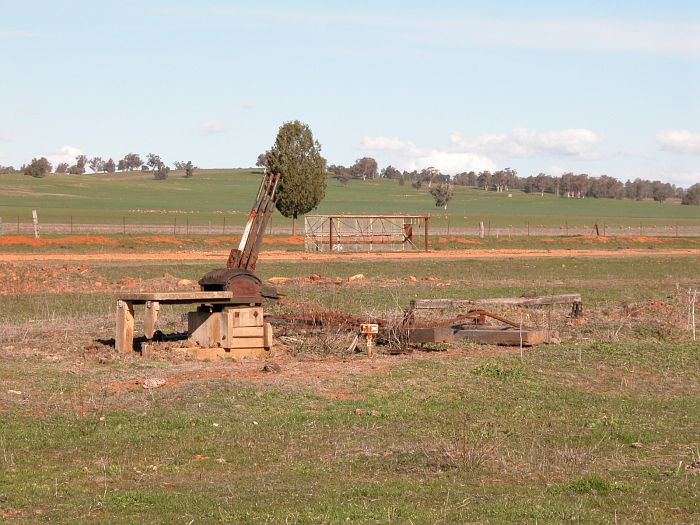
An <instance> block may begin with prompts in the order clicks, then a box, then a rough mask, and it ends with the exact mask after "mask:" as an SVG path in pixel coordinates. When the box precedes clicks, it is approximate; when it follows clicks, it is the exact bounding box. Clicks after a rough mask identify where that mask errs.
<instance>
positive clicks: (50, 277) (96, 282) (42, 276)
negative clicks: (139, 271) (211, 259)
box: [0, 263, 198, 295]
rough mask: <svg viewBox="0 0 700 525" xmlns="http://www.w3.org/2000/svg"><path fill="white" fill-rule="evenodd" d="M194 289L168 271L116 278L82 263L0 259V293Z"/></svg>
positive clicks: (187, 282)
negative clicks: (20, 262)
mask: <svg viewBox="0 0 700 525" xmlns="http://www.w3.org/2000/svg"><path fill="white" fill-rule="evenodd" d="M190 289H192V290H196V289H198V286H197V283H196V282H194V281H192V280H189V279H182V278H180V277H177V276H174V275H171V274H169V273H165V274H163V275H162V276H161V277H155V278H152V279H141V278H133V277H123V278H121V279H119V280H118V281H116V282H110V280H109V279H108V278H106V277H105V276H104V275H102V274H100V273H99V272H97V271H96V270H95V269H93V268H91V267H89V266H87V265H85V264H79V265H76V264H62V265H36V264H14V263H0V295H21V294H35V293H60V292H105V291H147V290H163V291H170V290H190Z"/></svg>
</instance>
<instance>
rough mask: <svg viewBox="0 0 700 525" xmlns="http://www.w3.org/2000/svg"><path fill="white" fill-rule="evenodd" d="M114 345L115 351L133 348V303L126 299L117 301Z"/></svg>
mask: <svg viewBox="0 0 700 525" xmlns="http://www.w3.org/2000/svg"><path fill="white" fill-rule="evenodd" d="M114 346H115V348H116V350H117V352H131V351H133V350H134V305H132V304H131V303H129V302H126V301H117V322H116V333H115V335H114Z"/></svg>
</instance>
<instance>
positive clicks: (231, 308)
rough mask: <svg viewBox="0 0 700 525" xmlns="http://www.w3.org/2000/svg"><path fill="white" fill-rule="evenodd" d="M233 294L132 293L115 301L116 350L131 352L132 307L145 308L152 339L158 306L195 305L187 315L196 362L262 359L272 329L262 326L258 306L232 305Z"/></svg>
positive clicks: (146, 331) (269, 344) (148, 334)
mask: <svg viewBox="0 0 700 525" xmlns="http://www.w3.org/2000/svg"><path fill="white" fill-rule="evenodd" d="M232 299H233V292H230V291H211V292H207V291H194V292H155V293H150V292H149V293H143V292H139V293H131V294H125V295H122V296H120V297H119V298H118V300H117V309H116V333H115V347H116V349H117V351H119V352H132V351H133V350H134V305H144V335H145V339H146V340H147V341H149V340H152V339H153V337H154V335H155V332H156V328H155V327H156V321H157V319H158V312H159V311H160V306H161V304H197V305H199V307H198V308H197V311H195V312H189V313H188V316H187V317H188V319H187V321H188V322H187V328H188V330H187V332H188V336H189V339H188V342H189V344H191V345H192V347H191V348H184V349H181V350H185V351H190V350H191V353H192V354H193V355H194V356H195V357H196V358H198V359H212V358H220V357H230V358H241V357H251V356H265V355H267V353H268V352H269V350H270V348H271V347H272V345H273V336H272V326H271V325H270V324H269V323H265V320H264V313H263V309H262V307H261V306H249V307H248V306H240V305H232V304H231V301H232Z"/></svg>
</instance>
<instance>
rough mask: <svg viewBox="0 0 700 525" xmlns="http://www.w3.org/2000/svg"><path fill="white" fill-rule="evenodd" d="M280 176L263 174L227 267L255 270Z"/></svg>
mask: <svg viewBox="0 0 700 525" xmlns="http://www.w3.org/2000/svg"><path fill="white" fill-rule="evenodd" d="M280 177H281V176H280V174H272V173H266V174H265V175H264V176H263V179H262V181H261V182H260V187H259V188H258V194H257V196H256V198H255V203H254V204H253V209H252V210H251V211H250V214H249V215H248V221H247V222H246V226H245V229H244V230H243V235H242V236H241V241H240V243H239V244H238V249H233V250H231V254H230V255H229V259H228V262H227V263H226V267H227V268H242V269H248V270H255V265H256V263H257V260H258V255H259V254H260V246H261V244H262V240H263V237H264V235H265V227H266V226H267V222H268V220H269V219H270V215H271V214H272V212H273V209H274V204H275V194H276V192H277V188H278V186H279V182H280Z"/></svg>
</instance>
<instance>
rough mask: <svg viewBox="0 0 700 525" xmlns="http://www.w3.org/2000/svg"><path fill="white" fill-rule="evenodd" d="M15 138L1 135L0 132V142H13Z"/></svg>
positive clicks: (7, 134)
mask: <svg viewBox="0 0 700 525" xmlns="http://www.w3.org/2000/svg"><path fill="white" fill-rule="evenodd" d="M14 141H15V138H14V137H13V136H12V135H10V134H9V133H3V132H2V131H0V142H14Z"/></svg>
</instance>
